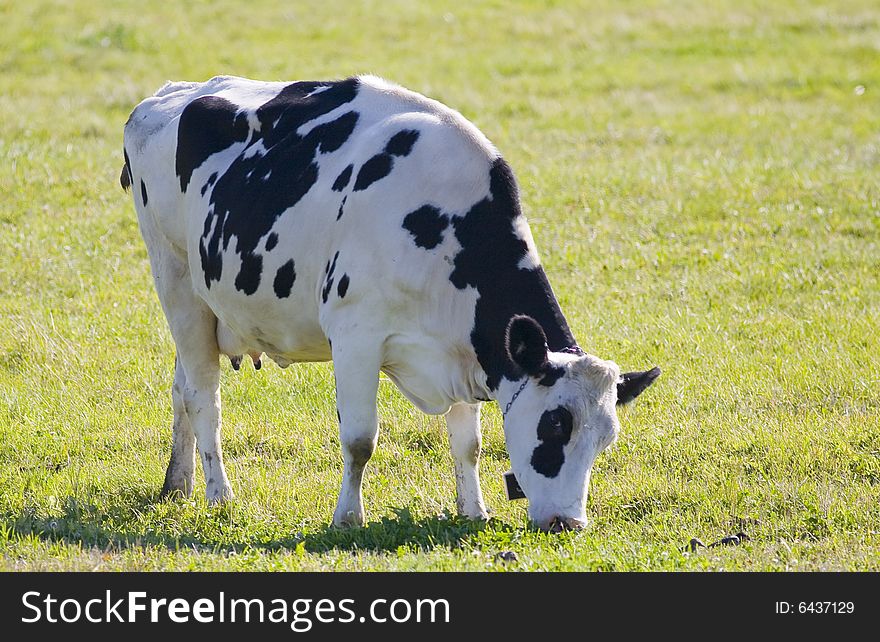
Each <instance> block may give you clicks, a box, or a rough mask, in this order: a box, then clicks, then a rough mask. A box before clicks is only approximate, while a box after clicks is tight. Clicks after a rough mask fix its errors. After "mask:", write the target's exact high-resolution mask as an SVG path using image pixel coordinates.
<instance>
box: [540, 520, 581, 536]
mask: <svg viewBox="0 0 880 642" xmlns="http://www.w3.org/2000/svg"><path fill="white" fill-rule="evenodd" d="M586 525H587V522H586V520H583V519H578V518H577V517H559V516H557V517H554V518H552V519H551V520H550V521H548V522H547V523H545V524H541V525H540V526H539V528H540V529H541V530H542V531H546V532H548V533H561V532H562V531H579V530H581V529H582V528H583V527H584V526H586Z"/></svg>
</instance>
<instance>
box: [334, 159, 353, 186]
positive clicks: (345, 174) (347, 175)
mask: <svg viewBox="0 0 880 642" xmlns="http://www.w3.org/2000/svg"><path fill="white" fill-rule="evenodd" d="M353 169H354V165H349V166H348V167H346V168H345V169H344V170H342V172H341V173H340V174H339V176H337V177H336V180H335V181H333V191H334V192H341V191H342V190H344V189H345V188H346V187H348V182H349V181H350V180H351V172H352V170H353Z"/></svg>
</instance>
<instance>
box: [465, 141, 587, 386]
mask: <svg viewBox="0 0 880 642" xmlns="http://www.w3.org/2000/svg"><path fill="white" fill-rule="evenodd" d="M489 192H490V194H489V197H488V198H485V199H483V200H481V201H480V202H478V203H476V204H475V205H474V206H473V207H472V208H471V209H470V210H469V211H468V212H467V213H466V214H465V215H464V216H462V217H454V218H453V219H452V225H453V227H454V230H455V236H456V238H457V240H458V242H459V243H460V244H461V251H460V252H459V253H458V254H457V255H456V256H455V263H454V265H455V269H454V270H453V271H452V274H451V275H450V277H449V279H450V281H452V283H453V284H454V285H455V286H456V287H457V288H459V289H464V288H466V287H468V286H470V287H475V288H476V289H477V291H478V292H479V295H480V296H479V299H478V300H477V303H476V306H475V309H474V328H473V331H472V332H471V343H472V345H473V347H474V351H475V353H476V356H477V361H478V362H479V364H480V367H481V368H482V369H483V371H484V372H485V373H486V385H487V387H488V388H489V390H490V391H491V392H492V393H493V394H496V393H497V391H498V386H499V383H500V382H501V379H502V378H507V379H518V378H519V376H520V375H519V373H518V369H517V367H516V365H515V364H514V363H513V362H512V361H511V360H510V359H509V357H508V354H507V349H506V348H505V345H504V343H505V341H504V337H505V332H506V330H507V325H508V323H510V320H511V319H512V318H513V317H514V316H516V315H518V314H524V315H528V316H530V317H532V318H533V319H535V321H537V322H538V323H539V324H540V326H541V327H542V328H543V329H544V332H545V334H546V335H547V344H548V347H549V348H550V350H553V351H561V350H565V349H568V348H574V347H575V346H576V345H577V344H576V342H575V340H574V337H573V336H572V334H571V330H570V329H569V327H568V323H567V322H566V321H565V317H564V316H563V314H562V310H560V308H559V303H558V302H557V301H556V297H555V295H554V294H553V290H552V288H551V287H550V283H549V281H548V280H547V275H546V274H545V273H544V269H543V268H542V267H541V266H540V264H539V263H538V260H537V255H536V254H535V251H534V248H533V246H532V245H531V239H530V238H529V237H530V233H529V231H528V225H527V224H526V222H525V218H523V217H522V213H521V211H520V205H519V195H518V193H517V186H516V181H515V179H514V177H513V173H512V172H511V170H510V167H509V166H508V165H507V163H506V162H504V160H503V159H501V158H498V159H496V160H495V161H494V162H493V164H492V166H491V169H490V172H489Z"/></svg>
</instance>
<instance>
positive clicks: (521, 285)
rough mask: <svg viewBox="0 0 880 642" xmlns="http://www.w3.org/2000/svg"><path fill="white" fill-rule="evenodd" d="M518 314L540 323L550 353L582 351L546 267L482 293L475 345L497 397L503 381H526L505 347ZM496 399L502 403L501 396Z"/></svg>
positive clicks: (521, 271) (517, 276)
mask: <svg viewBox="0 0 880 642" xmlns="http://www.w3.org/2000/svg"><path fill="white" fill-rule="evenodd" d="M517 315H527V316H530V317H532V318H533V319H534V320H535V321H537V322H538V324H539V325H540V326H541V328H543V330H544V333H545V334H546V335H547V347H548V348H549V349H550V351H552V352H576V353H579V352H580V348H578V347H577V342H576V341H575V339H574V336H573V335H572V333H571V330H570V329H569V327H568V323H567V322H566V320H565V317H564V316H563V314H562V310H561V309H560V308H559V303H558V302H557V301H556V297H555V296H554V294H553V290H552V289H551V287H550V283H549V282H548V281H547V275H546V274H545V273H544V270H543V268H541V267H540V266H539V267H538V268H536V269H533V270H519V271H518V273H517V274H516V275H514V276H513V277H512V279H511V283H510V287H501V288H498V289H497V290H493V291H491V292H490V293H487V294H484V293H481V294H480V299H479V300H478V301H477V305H476V310H475V315H474V316H475V324H474V330H473V332H472V333H471V342H472V344H473V345H474V349H475V351H476V355H477V360H478V362H479V363H480V367H481V368H482V369H483V371H484V372H485V373H486V385H487V386H488V388H489V390H490V391H492V392H493V395H499V394H501V390H500V388H499V384H500V383H501V381H502V379H507V380H510V381H519V380H520V379H521V378H522V371H521V370H520V368H519V367H518V366H516V364H514V363H513V361H511V359H510V356H509V354H508V352H507V347H506V345H505V334H506V331H507V326H508V324H509V323H510V320H511V319H512V318H513V317H515V316H517ZM502 396H503V395H502ZM495 398H497V399H498V400H499V401H500V400H501V398H500V396H496V397H495Z"/></svg>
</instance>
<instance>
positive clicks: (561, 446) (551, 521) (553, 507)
mask: <svg viewBox="0 0 880 642" xmlns="http://www.w3.org/2000/svg"><path fill="white" fill-rule="evenodd" d="M506 345H507V350H508V352H509V356H510V359H511V360H512V361H513V362H514V363H515V364H516V365H517V366H519V368H520V369H521V372H522V377H521V378H520V379H519V380H518V381H510V380H505V381H504V383H503V384H502V385H503V394H502V396H501V398H500V399H501V400H503V401H505V405H506V406H507V408H506V410H505V412H504V438H505V441H506V442H507V451H508V454H509V455H510V462H511V467H512V468H513V472H514V474H515V475H516V478H517V480H518V482H519V485H520V487H521V488H522V490H523V492H524V493H525V495H526V497H527V498H528V500H529V517H530V518H531V519H532V521H533V522H534V523H535V524H536V525H537V526H538V527H539V528H541V529H544V530H551V531H555V530H561V529H564V528H582V527H583V526H584V525H585V524H586V502H587V486H588V485H589V481H590V470H591V469H592V467H593V462H594V461H595V460H596V457H597V456H598V455H599V453H601V452H602V451H603V450H605V449H606V448H607V447H608V446H610V445H611V444H612V443H613V442H614V440H615V439H616V438H617V434H618V432H619V430H620V424H619V422H618V420H617V412H616V406H617V405H618V404H621V403H626V402H628V401H631V400H633V399H635V398H636V396H638V395H639V394H640V393H641V392H642V391H643V390H644V389H645V388H647V387H648V386H649V385H651V383H653V381H654V379H656V378H657V376H658V375H659V374H660V369H659V368H654V369H652V370H649V371H646V372H633V373H627V374H625V375H622V376H621V374H620V370H619V368H618V367H617V365H616V364H615V363H614V362H612V361H603V360H601V359H597V358H596V357H593V356H591V355H585V354H569V353H564V352H550V351H548V349H547V339H546V336H545V335H544V331H543V329H542V328H541V326H540V325H538V323H537V322H536V321H535V320H534V319H532V318H531V317H526V316H519V317H515V318H514V319H512V320H511V322H510V324H509V325H508V327H507V337H506ZM508 401H509V402H510V403H507V402H508Z"/></svg>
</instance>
